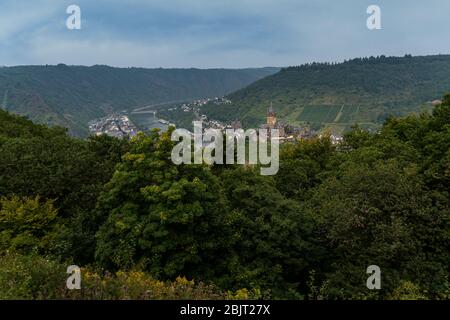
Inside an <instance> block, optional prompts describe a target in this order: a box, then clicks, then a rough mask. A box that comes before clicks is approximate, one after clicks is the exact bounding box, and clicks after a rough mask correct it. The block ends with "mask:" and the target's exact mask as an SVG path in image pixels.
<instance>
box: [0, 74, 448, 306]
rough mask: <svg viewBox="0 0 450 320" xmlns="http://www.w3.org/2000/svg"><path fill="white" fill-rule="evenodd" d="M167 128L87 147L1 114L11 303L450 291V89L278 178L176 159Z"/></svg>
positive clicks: (302, 153)
mask: <svg viewBox="0 0 450 320" xmlns="http://www.w3.org/2000/svg"><path fill="white" fill-rule="evenodd" d="M293 72H296V71H293ZM170 135H171V132H170V131H168V132H165V133H163V134H160V133H158V132H156V131H153V132H150V133H140V134H139V135H137V136H136V137H134V138H133V139H131V140H130V141H128V140H117V139H115V138H111V137H106V136H99V137H93V138H90V139H88V140H80V139H77V138H73V137H70V136H68V135H67V133H66V132H65V130H64V129H61V128H47V127H45V126H42V125H35V124H33V123H32V122H31V121H29V120H26V119H23V118H20V117H18V116H13V115H11V114H9V113H7V112H5V111H0V194H1V199H0V299H161V298H166V299H183V298H184V299H189V298H191V299H205V298H211V299H222V298H240V299H252V298H267V299H269V298H291V299H449V298H450V283H449V279H448V275H449V272H450V219H449V213H450V211H449V204H450V200H449V199H450V194H449V190H450V95H449V96H446V97H445V98H444V99H443V104H442V105H438V106H436V107H435V109H434V110H433V112H432V114H429V113H424V114H422V115H420V116H414V115H413V116H409V117H407V118H390V119H388V120H387V121H386V123H384V125H383V126H382V128H381V130H380V132H379V133H377V134H371V133H369V132H367V131H364V130H361V129H360V128H354V129H353V130H352V131H350V132H349V133H347V134H346V135H345V137H344V141H343V143H342V144H340V145H333V144H332V143H331V140H330V139H329V138H328V137H323V138H317V139H311V140H302V141H298V142H296V143H285V144H283V145H282V148H281V150H280V170H279V172H278V174H277V175H275V176H261V175H260V171H259V168H258V167H257V166H241V165H227V166H223V165H215V166H208V165H206V164H203V165H180V166H176V165H174V164H173V163H172V161H171V160H170V159H171V157H170V154H171V151H172V149H173V147H174V144H175V143H174V142H173V141H171V139H170ZM72 264H76V265H79V266H81V267H82V276H83V280H82V286H83V287H82V288H83V290H75V291H69V290H67V289H66V287H65V284H66V282H65V280H66V277H67V275H66V273H65V271H66V268H67V266H68V265H72ZM369 265H377V266H379V267H380V268H381V271H382V287H381V290H368V289H367V287H366V279H367V274H366V268H367V267H368V266H369ZM193 279H194V280H193Z"/></svg>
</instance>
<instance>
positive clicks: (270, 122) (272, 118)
mask: <svg viewBox="0 0 450 320" xmlns="http://www.w3.org/2000/svg"><path fill="white" fill-rule="evenodd" d="M276 124H277V116H276V114H275V111H273V107H272V102H271V103H270V107H269V109H267V126H269V128H274V127H275V125H276Z"/></svg>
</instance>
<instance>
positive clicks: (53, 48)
mask: <svg viewBox="0 0 450 320" xmlns="http://www.w3.org/2000/svg"><path fill="white" fill-rule="evenodd" d="M69 5H78V6H79V7H80V9H81V29H80V30H69V29H68V28H67V26H66V20H67V18H68V17H69V14H67V13H66V9H67V7H68V6H69ZM370 5H378V6H379V7H380V10H381V29H379V30H369V29H368V28H367V25H366V21H367V19H368V18H369V16H370V14H368V13H367V8H368V6H370ZM449 13H450V1H448V0H426V1H425V0H423V1H422V0H309V1H306V0H70V1H67V0H33V1H29V0H0V65H3V66H12V65H42V64H58V63H65V64H68V65H88V66H90V65H95V64H106V65H111V66H117V67H149V68H158V67H162V68H191V67H193V68H245V67H263V66H280V67H281V66H289V65H300V64H303V63H308V62H314V61H318V62H324V61H329V62H339V61H343V60H344V59H351V58H355V57H364V56H376V55H387V56H392V55H394V56H403V55H405V54H412V55H429V54H449V53H450V41H449V38H450V37H449V36H450V22H449V19H448V16H449Z"/></svg>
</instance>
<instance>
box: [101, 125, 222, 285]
mask: <svg viewBox="0 0 450 320" xmlns="http://www.w3.org/2000/svg"><path fill="white" fill-rule="evenodd" d="M173 145H174V144H173V142H172V141H170V132H168V133H164V134H163V135H162V136H159V135H158V133H155V132H154V133H153V134H152V135H150V136H148V137H147V136H144V135H139V136H138V137H136V138H135V139H134V140H133V141H132V144H131V150H130V152H129V153H127V154H126V155H125V156H124V158H123V162H122V163H121V164H120V165H119V166H118V167H117V170H116V172H115V174H114V176H113V178H112V180H111V181H110V182H109V183H108V184H107V186H106V191H105V192H104V193H102V194H101V196H100V198H99V202H98V208H97V212H98V214H99V215H101V216H103V217H105V218H106V221H105V223H104V224H103V226H102V227H101V228H100V230H99V232H98V235H97V238H98V244H97V250H96V257H97V259H98V261H99V262H100V263H101V264H102V265H103V266H106V267H110V268H130V267H132V266H133V265H136V264H138V265H140V266H142V267H143V268H145V269H146V270H149V271H150V272H151V273H152V274H154V275H156V276H161V277H164V278H167V277H169V278H173V277H175V276H177V275H178V274H180V273H182V274H184V275H186V276H193V275H197V274H203V275H204V277H205V278H206V279H207V278H209V277H210V276H212V275H213V274H214V273H217V272H220V266H221V264H222V263H221V261H220V260H221V259H220V257H221V254H220V252H221V250H223V248H224V247H226V246H227V241H228V240H227V237H228V235H227V232H226V230H223V229H224V228H223V227H224V226H226V225H228V224H229V214H228V211H227V208H226V204H225V202H224V199H223V195H222V194H221V192H220V188H219V183H218V179H217V178H216V177H215V176H214V175H213V174H212V173H211V172H210V169H209V168H207V167H204V166H179V167H177V166H175V165H173V164H172V162H171V159H170V153H171V150H172V147H173Z"/></svg>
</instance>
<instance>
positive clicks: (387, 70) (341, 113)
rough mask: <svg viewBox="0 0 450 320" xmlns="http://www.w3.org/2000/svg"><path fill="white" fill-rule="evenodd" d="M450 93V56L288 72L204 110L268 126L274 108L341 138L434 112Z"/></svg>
mask: <svg viewBox="0 0 450 320" xmlns="http://www.w3.org/2000/svg"><path fill="white" fill-rule="evenodd" d="M448 88H450V56H449V55H438V56H424V57H411V56H405V57H384V56H381V57H377V58H374V57H371V58H363V59H353V60H350V61H346V62H344V63H338V64H330V63H313V64H307V65H302V66H298V67H289V68H285V69H282V70H281V71H280V72H279V73H277V74H274V75H272V76H269V77H266V78H264V79H262V80H260V81H257V82H255V83H253V84H251V85H249V86H248V87H246V88H244V89H241V90H239V91H237V92H235V93H233V94H231V95H229V98H230V99H231V100H232V102H233V103H232V104H231V105H224V106H220V107H217V106H215V105H210V106H208V107H206V108H203V113H205V114H207V115H208V116H209V117H210V118H212V119H217V120H223V121H227V122H230V121H232V120H235V119H240V120H241V122H243V124H244V125H246V126H250V127H254V126H257V125H259V124H260V123H264V118H265V113H266V110H267V107H268V106H269V105H270V103H271V102H272V103H273V106H274V108H275V110H276V111H277V113H278V117H279V118H280V119H284V120H287V121H288V122H290V123H292V124H302V123H310V124H312V125H313V126H316V127H320V126H322V127H324V126H329V127H331V128H333V129H335V130H336V131H338V132H342V131H344V130H346V129H347V130H348V129H349V128H350V127H351V126H352V125H353V124H355V123H359V124H361V125H362V126H363V127H365V128H376V127H379V125H381V124H382V123H383V121H384V119H386V118H387V117H388V116H389V115H395V116H402V115H406V114H409V113H411V112H420V111H421V110H429V109H431V102H432V101H434V100H436V99H440V97H442V95H443V94H445V93H446V92H447V90H448Z"/></svg>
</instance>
